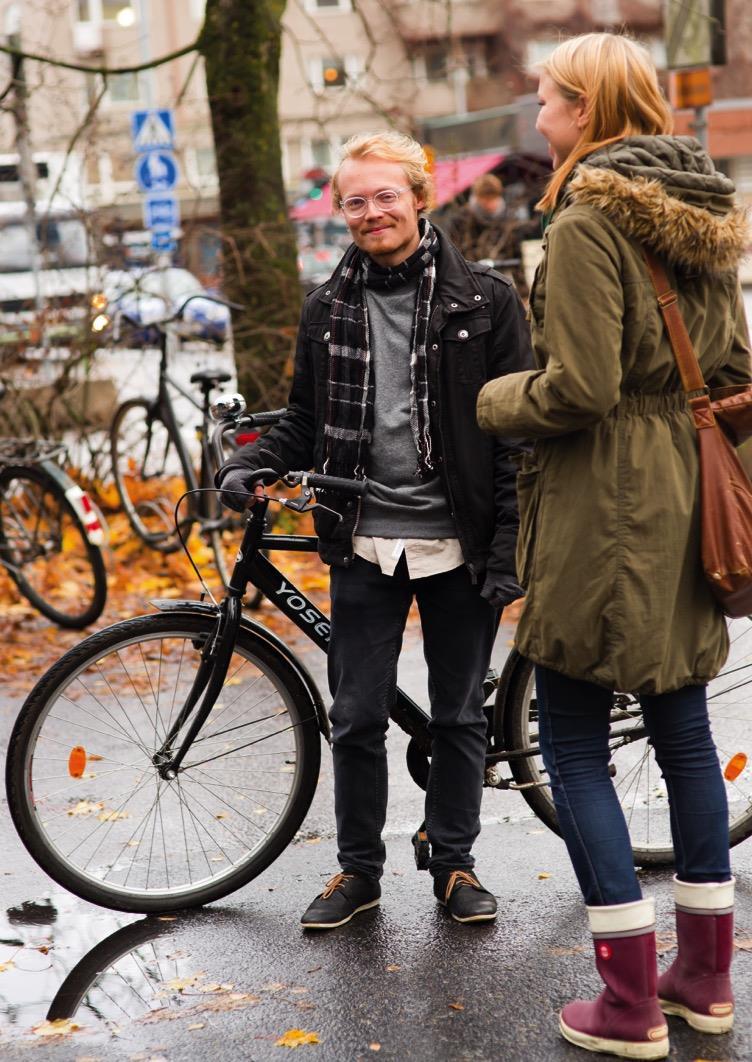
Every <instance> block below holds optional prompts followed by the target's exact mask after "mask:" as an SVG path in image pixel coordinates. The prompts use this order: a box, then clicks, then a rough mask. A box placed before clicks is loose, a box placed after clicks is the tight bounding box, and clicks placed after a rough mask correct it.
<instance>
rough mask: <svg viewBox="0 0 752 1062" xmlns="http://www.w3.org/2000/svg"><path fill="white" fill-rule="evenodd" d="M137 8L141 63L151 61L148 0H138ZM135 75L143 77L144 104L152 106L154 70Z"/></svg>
mask: <svg viewBox="0 0 752 1062" xmlns="http://www.w3.org/2000/svg"><path fill="white" fill-rule="evenodd" d="M139 10H140V14H141V26H140V31H139V38H138V40H139V45H140V50H141V62H142V63H150V62H151V32H150V31H151V25H150V22H149V18H150V11H149V0H140V3H139ZM137 76H138V77H140V78H142V79H143V80H142V83H143V86H144V103H145V104H146V106H147V107H153V106H154V98H155V92H154V71H153V70H142V71H141V73H140V74H138V75H137Z"/></svg>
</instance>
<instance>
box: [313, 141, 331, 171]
mask: <svg viewBox="0 0 752 1062" xmlns="http://www.w3.org/2000/svg"><path fill="white" fill-rule="evenodd" d="M311 161H312V162H313V165H314V166H317V167H318V168H320V169H322V170H328V169H329V168H330V167H331V164H332V145H331V143H330V141H328V140H312V141H311Z"/></svg>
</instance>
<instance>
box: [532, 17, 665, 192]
mask: <svg viewBox="0 0 752 1062" xmlns="http://www.w3.org/2000/svg"><path fill="white" fill-rule="evenodd" d="M537 70H538V73H540V72H542V71H545V73H547V74H548V75H549V77H550V78H551V80H552V81H553V82H554V84H555V85H556V87H557V88H558V90H559V92H560V93H561V94H562V96H564V98H565V99H568V100H570V101H572V102H575V101H576V100H579V99H582V98H583V97H584V99H585V102H586V112H585V114H586V118H587V121H586V123H585V126H584V128H583V129H582V131H581V133H580V139H579V140H578V141H577V143H576V144H575V146H574V148H573V149H572V151H570V153H569V155H568V156H567V157H566V159H564V161H563V162H562V163H561V164H560V165H559V166H557V168H556V169H555V170H554V173H553V176H552V177H551V180H550V181H549V183H548V187H547V188H546V191H545V193H544V195H543V197H542V199H541V201H540V203H538V207H539V209H540V210H544V211H550V210H552V209H553V208H554V207H555V206H556V203H557V201H558V198H559V194H560V192H561V189H562V187H563V185H564V183H565V182H566V180H567V178H568V177H569V175H570V174H571V172H572V170H573V169H574V168H575V166H576V165H577V163H578V162H579V161H580V159H582V158H584V157H585V155H589V154H590V153H591V152H593V151H596V150H597V149H598V148H602V147H605V146H606V145H607V144H612V143H614V142H615V141H616V140H621V139H622V137H625V136H640V135H647V136H654V135H656V134H661V133H670V132H671V131H672V129H673V125H674V123H673V118H672V115H671V109H670V108H669V105H668V103H667V101H666V98H665V96H664V95H663V93H662V92H661V87H660V85H659V83H658V74H657V71H656V68H655V63H654V62H653V60H652V59H651V58H650V55H649V54H648V52H647V50H646V49H645V48H643V46H642V45H641V44H638V43H637V41H635V40H633V39H632V38H631V37H627V36H626V35H624V34H621V33H583V34H582V35H581V36H579V37H572V38H570V39H569V40H566V41H562V43H561V44H560V45H558V47H557V48H555V49H554V51H553V52H552V53H551V55H550V56H549V57H548V59H546V60H545V61H544V62H542V63H540V64H539V65H538V67H537Z"/></svg>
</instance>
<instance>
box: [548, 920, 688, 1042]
mask: <svg viewBox="0 0 752 1062" xmlns="http://www.w3.org/2000/svg"><path fill="white" fill-rule="evenodd" d="M587 912H588V919H589V921H590V931H591V932H592V934H593V943H594V944H595V965H596V967H597V969H598V973H599V974H600V975H601V978H602V980H603V982H604V984H605V986H606V987H605V988H604V990H603V991H602V992H601V994H600V995H599V996H598V998H597V999H596V1000H594V1001H593V1002H585V1001H584V1000H580V999H578V1000H575V1002H574V1003H568V1004H567V1005H566V1007H564V1009H563V1010H562V1012H561V1015H560V1016H559V1027H560V1029H561V1033H562V1036H564V1038H565V1039H567V1040H569V1042H570V1043H573V1044H576V1045H577V1046H578V1047H584V1048H585V1050H586V1051H600V1052H602V1053H603V1054H611V1055H618V1056H619V1057H620V1058H648V1059H649V1058H665V1057H666V1055H668V1049H669V1043H668V1026H667V1025H666V1019H665V1018H664V1016H663V1013H662V1011H661V1008H660V1007H659V1006H658V999H657V996H656V982H657V978H658V971H657V967H656V958H655V904H654V902H653V900H652V899H648V900H636V901H635V902H634V903H620V904H614V905H613V906H610V907H588V909H587Z"/></svg>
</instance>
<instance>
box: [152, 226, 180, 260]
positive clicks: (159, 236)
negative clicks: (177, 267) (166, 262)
mask: <svg viewBox="0 0 752 1062" xmlns="http://www.w3.org/2000/svg"><path fill="white" fill-rule="evenodd" d="M151 246H152V250H154V251H162V252H165V253H168V254H172V253H173V252H174V251H176V250H177V244H176V243H175V240H174V239H173V238H172V233H171V232H163V231H162V230H161V229H160V230H157V231H156V232H152V234H151Z"/></svg>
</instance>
